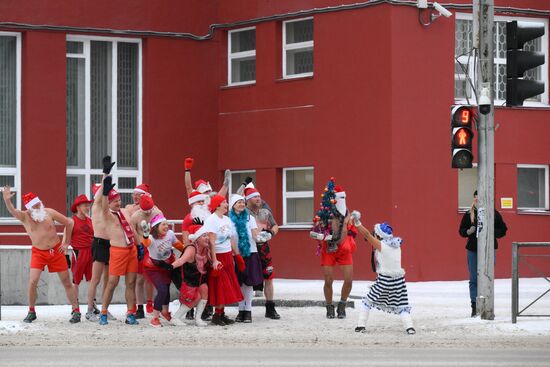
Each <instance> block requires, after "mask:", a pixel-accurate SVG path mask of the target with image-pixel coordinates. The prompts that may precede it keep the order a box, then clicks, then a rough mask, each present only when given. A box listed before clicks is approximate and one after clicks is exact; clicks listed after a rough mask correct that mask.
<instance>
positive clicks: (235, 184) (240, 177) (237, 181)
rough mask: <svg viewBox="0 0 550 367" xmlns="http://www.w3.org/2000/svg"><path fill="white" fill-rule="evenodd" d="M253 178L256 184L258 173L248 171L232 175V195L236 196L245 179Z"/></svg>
mask: <svg viewBox="0 0 550 367" xmlns="http://www.w3.org/2000/svg"><path fill="white" fill-rule="evenodd" d="M247 177H252V182H253V183H255V182H256V172H254V171H246V172H238V173H231V190H230V191H231V193H232V194H234V193H236V192H237V190H238V189H239V187H240V186H241V184H242V183H243V182H244V180H245V178H247Z"/></svg>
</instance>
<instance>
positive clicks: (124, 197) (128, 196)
mask: <svg viewBox="0 0 550 367" xmlns="http://www.w3.org/2000/svg"><path fill="white" fill-rule="evenodd" d="M120 199H121V201H122V207H123V208H124V207H125V206H126V205H128V204H133V203H134V200H133V199H132V193H131V192H121V193H120Z"/></svg>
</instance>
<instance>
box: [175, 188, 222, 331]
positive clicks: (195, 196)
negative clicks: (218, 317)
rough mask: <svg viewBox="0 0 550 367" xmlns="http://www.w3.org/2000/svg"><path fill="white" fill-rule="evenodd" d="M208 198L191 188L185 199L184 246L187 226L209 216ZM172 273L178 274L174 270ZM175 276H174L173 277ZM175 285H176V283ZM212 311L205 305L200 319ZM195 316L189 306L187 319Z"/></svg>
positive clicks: (205, 317) (187, 238) (187, 235)
mask: <svg viewBox="0 0 550 367" xmlns="http://www.w3.org/2000/svg"><path fill="white" fill-rule="evenodd" d="M207 198H208V195H206V194H201V193H200V192H199V191H197V190H193V191H192V192H191V193H190V194H189V197H188V199H187V202H188V204H189V206H190V207H191V212H190V213H188V214H187V215H186V216H185V217H184V218H183V222H182V225H181V237H182V240H183V244H184V245H185V246H188V245H190V244H191V242H190V241H189V234H190V232H189V228H190V227H191V226H192V225H193V224H194V221H195V224H196V221H197V219H196V218H199V219H198V220H199V222H200V223H201V224H202V223H204V220H205V219H206V218H207V217H209V216H210V211H209V210H208V204H206V200H207ZM174 274H178V273H177V272H175V273H174ZM175 278H176V277H175ZM173 280H174V283H176V281H177V282H179V285H180V286H181V279H177V280H176V279H173ZM176 286H177V285H176ZM213 313H214V311H213V308H212V306H207V307H206V308H205V309H204V311H203V313H202V315H201V318H202V320H205V321H210V319H211V317H212V314H213ZM194 318H195V316H194V311H193V308H191V309H190V310H189V311H188V312H187V315H186V319H187V320H193V319H194Z"/></svg>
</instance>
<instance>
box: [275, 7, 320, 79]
mask: <svg viewBox="0 0 550 367" xmlns="http://www.w3.org/2000/svg"><path fill="white" fill-rule="evenodd" d="M310 19H313V17H307V18H300V19H292V20H287V21H284V22H283V27H282V28H283V29H282V32H283V45H282V46H283V47H282V49H283V79H294V78H304V77H309V76H313V71H311V72H308V73H300V74H290V75H288V74H287V73H286V53H287V51H291V50H299V49H302V48H310V47H311V49H312V50H311V51H312V52H313V50H314V49H315V47H314V40H311V41H307V42H298V43H291V44H290V45H287V44H286V25H287V24H288V23H295V22H301V21H304V20H310ZM313 65H315V61H314V64H313ZM314 68H315V66H314Z"/></svg>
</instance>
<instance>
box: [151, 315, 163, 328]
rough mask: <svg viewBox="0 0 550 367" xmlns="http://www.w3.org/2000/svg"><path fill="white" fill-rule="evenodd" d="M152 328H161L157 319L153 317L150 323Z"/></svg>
mask: <svg viewBox="0 0 550 367" xmlns="http://www.w3.org/2000/svg"><path fill="white" fill-rule="evenodd" d="M150 324H151V326H152V327H162V324H161V323H160V320H159V319H158V318H157V317H153V318H152V319H151V322H150Z"/></svg>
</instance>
